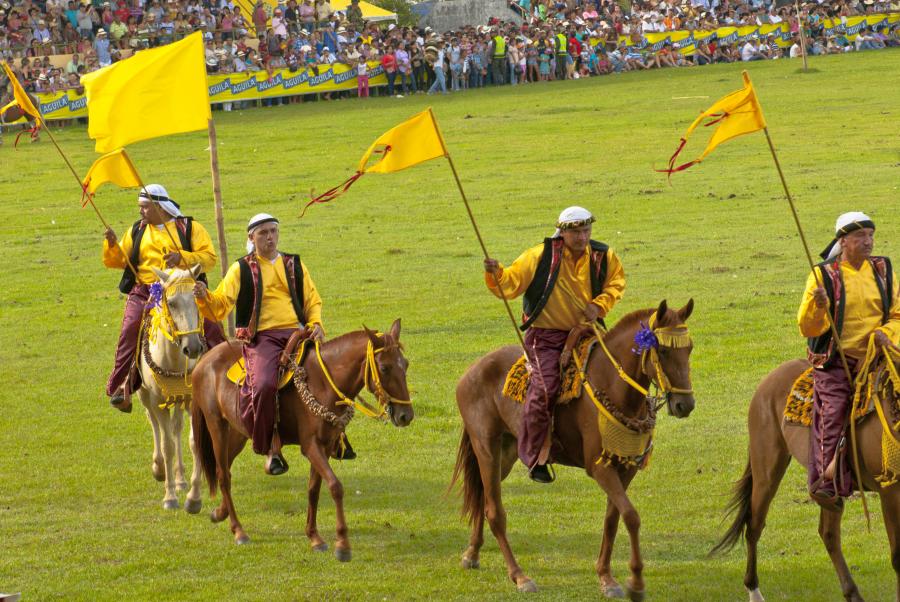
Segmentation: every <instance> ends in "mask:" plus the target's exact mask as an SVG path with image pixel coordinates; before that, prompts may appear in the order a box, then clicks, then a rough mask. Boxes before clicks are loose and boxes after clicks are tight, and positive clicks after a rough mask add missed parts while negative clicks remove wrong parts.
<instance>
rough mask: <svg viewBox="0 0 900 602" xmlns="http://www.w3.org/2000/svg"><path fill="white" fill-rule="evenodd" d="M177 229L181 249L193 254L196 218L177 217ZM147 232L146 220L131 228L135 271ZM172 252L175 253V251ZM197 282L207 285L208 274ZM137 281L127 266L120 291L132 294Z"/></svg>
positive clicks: (135, 223) (139, 221)
mask: <svg viewBox="0 0 900 602" xmlns="http://www.w3.org/2000/svg"><path fill="white" fill-rule="evenodd" d="M175 229H176V230H177V231H178V242H179V243H180V245H181V249H182V250H184V251H187V252H188V253H191V252H193V250H194V247H193V246H192V245H191V233H192V232H193V230H194V218H192V217H176V218H175ZM146 230H147V223H146V222H145V221H144V220H138V221H136V222H134V224H133V225H132V226H131V257H129V259H130V260H131V265H133V266H134V268H135V269H138V264H140V261H141V239H142V238H143V237H144V232H145V231H146ZM172 250H173V251H174V250H175V249H172ZM188 267H190V266H188ZM197 280H200V281H201V282H203V283H204V284H206V274H203V273H201V274H200V276H199V277H198V278H197ZM136 281H137V280H136V278H135V275H134V272H132V271H131V268H129V267H128V266H125V271H124V272H123V273H122V280H120V281H119V290H120V291H122V292H123V293H125V294H126V295H127V294H128V293H130V292H131V289H132V288H134V283H135V282H136Z"/></svg>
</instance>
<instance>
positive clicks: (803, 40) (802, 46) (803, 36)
mask: <svg viewBox="0 0 900 602" xmlns="http://www.w3.org/2000/svg"><path fill="white" fill-rule="evenodd" d="M794 6H796V7H797V23H798V24H799V25H800V52H802V53H803V70H804V71H808V70H809V65H808V64H807V63H806V34H804V32H803V29H804V28H803V21H801V20H800V0H794ZM789 52H790V51H789ZM767 135H768V134H767Z"/></svg>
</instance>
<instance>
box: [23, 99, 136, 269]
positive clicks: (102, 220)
mask: <svg viewBox="0 0 900 602" xmlns="http://www.w3.org/2000/svg"><path fill="white" fill-rule="evenodd" d="M37 119H38V120H39V121H40V122H41V125H42V126H43V127H44V131H45V132H47V135H48V136H50V141H51V142H52V143H53V146H54V147H56V151H57V152H58V153H59V156H60V157H62V159H63V161H65V162H66V165H67V166H68V167H69V171H71V172H72V176H73V177H74V178H75V181H76V182H78V187H79V188H81V192H82V194H86V192H87V191H86V189H85V186H84V184H82V182H81V178H80V177H78V172H77V171H75V167H74V166H73V165H72V162H71V161H69V158H68V157H67V156H66V154H65V153H64V152H63V150H62V148H60V146H59V143H58V142H57V141H56V137H55V136H54V135H53V132H52V131H50V127H49V126H48V125H47V122H46V121H44V117H43V116H42V115H38V116H37ZM87 200H88V203H90V205H91V208H92V209H93V210H94V213H96V214H97V217H98V218H100V222H101V223H102V224H103V227H104V228H106V229H107V230H112V228H111V227H110V225H109V224H108V223H107V222H106V220H105V219H104V218H103V215H102V214H101V213H100V210H99V209H97V205H95V204H94V197H93V195H91V194H88V195H87ZM116 244H117V245H118V243H116ZM119 250H120V251H122V257H124V258H125V263H126V264H128V268H129V269H130V270H131V272H132V273H133V274H134V277H135V278H137V277H138V271H137V269H135V267H134V266H133V265H131V259H129V258H128V254H127V253H125V250H124V249H122V247H121V246H120V245H119Z"/></svg>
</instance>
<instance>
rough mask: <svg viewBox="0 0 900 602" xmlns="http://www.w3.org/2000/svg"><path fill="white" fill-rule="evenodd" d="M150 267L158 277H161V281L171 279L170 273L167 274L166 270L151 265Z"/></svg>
mask: <svg viewBox="0 0 900 602" xmlns="http://www.w3.org/2000/svg"><path fill="white" fill-rule="evenodd" d="M150 269H151V270H153V273H154V274H156V277H157V278H159V281H160V282H162V283H165V282H166V280H168V279H169V275H168V274H166V273H165V272H163V271H162V270H158V269H156V268H154V267H151V268H150Z"/></svg>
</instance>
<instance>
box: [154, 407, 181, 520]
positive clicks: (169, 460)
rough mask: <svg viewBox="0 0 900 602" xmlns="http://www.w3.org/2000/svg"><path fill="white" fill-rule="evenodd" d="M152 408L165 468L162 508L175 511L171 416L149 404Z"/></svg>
mask: <svg viewBox="0 0 900 602" xmlns="http://www.w3.org/2000/svg"><path fill="white" fill-rule="evenodd" d="M151 404H152V405H153V407H152V408H151V409H150V412H151V413H153V414H154V416H155V417H156V421H157V422H158V423H159V431H160V433H159V434H160V436H161V437H162V448H163V460H164V462H165V466H166V495H165V497H164V498H163V508H165V509H166V510H177V509H178V507H179V504H178V496H177V495H176V493H175V433H174V424H173V420H172V414H171V413H170V412H169V410H165V409H160V408H159V406H158V405H156V404H154V403H153V402H151Z"/></svg>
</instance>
